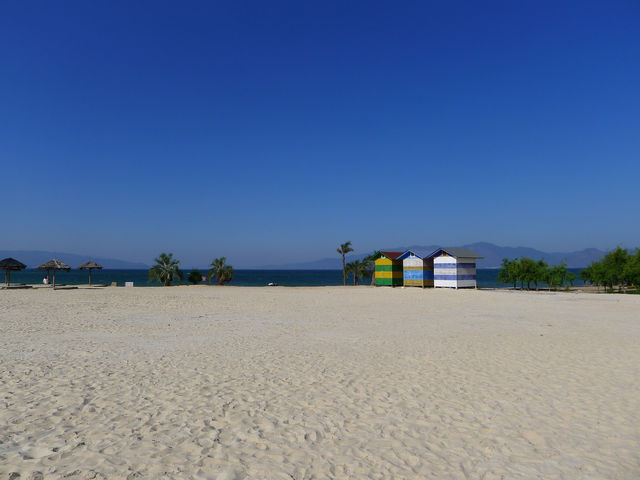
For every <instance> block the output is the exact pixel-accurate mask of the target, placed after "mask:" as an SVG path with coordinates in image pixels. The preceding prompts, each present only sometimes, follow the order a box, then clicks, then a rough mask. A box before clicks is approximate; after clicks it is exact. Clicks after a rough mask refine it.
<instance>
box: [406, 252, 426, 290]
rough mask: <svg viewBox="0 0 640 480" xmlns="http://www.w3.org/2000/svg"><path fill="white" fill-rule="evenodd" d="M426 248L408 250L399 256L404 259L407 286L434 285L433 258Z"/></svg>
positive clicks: (423, 286)
mask: <svg viewBox="0 0 640 480" xmlns="http://www.w3.org/2000/svg"><path fill="white" fill-rule="evenodd" d="M430 253H431V252H430V251H426V250H407V251H406V252H404V253H403V254H402V255H400V256H399V257H398V260H402V272H403V274H402V277H403V285H404V286H405V287H422V288H425V287H433V258H432V257H431V256H430V255H429V254H430Z"/></svg>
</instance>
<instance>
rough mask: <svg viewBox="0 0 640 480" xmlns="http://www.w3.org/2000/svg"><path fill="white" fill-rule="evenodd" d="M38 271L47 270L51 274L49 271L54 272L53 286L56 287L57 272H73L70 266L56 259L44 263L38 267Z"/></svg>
mask: <svg viewBox="0 0 640 480" xmlns="http://www.w3.org/2000/svg"><path fill="white" fill-rule="evenodd" d="M38 270H46V271H47V272H49V270H53V286H54V287H55V286H56V270H65V271H67V272H68V271H69V270H71V267H70V266H69V265H67V264H66V263H64V262H61V261H60V260H56V259H55V258H54V259H53V260H49V261H48V262H45V263H43V264H42V265H40V266H39V267H38Z"/></svg>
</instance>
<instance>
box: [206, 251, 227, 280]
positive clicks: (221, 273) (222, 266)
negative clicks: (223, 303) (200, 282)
mask: <svg viewBox="0 0 640 480" xmlns="http://www.w3.org/2000/svg"><path fill="white" fill-rule="evenodd" d="M226 262H227V258H226V257H220V258H216V259H215V260H214V261H213V262H211V268H210V269H209V271H208V272H207V279H209V281H211V279H212V278H214V277H215V279H216V282H218V283H219V284H220V285H224V284H226V283H229V282H230V281H231V278H233V267H232V266H231V265H227V264H226Z"/></svg>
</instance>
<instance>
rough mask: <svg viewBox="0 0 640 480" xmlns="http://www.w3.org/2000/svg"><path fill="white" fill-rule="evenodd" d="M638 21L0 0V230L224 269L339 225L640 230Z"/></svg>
mask: <svg viewBox="0 0 640 480" xmlns="http://www.w3.org/2000/svg"><path fill="white" fill-rule="evenodd" d="M639 19H640V4H639V3H638V2H636V1H619V2H584V1H581V2H511V1H503V2H415V3H414V2H403V3H398V2H380V3H378V2H294V1H291V2H277V1H276V2H202V3H200V2H195V3H194V2H147V3H145V2H5V3H4V4H3V6H2V13H1V15H0V105H1V106H0V112H1V113H0V165H1V166H2V169H1V170H2V172H1V173H2V177H4V178H5V179H9V181H4V182H3V188H2V190H3V195H4V198H5V199H6V200H5V202H4V206H3V207H2V208H1V209H0V222H1V224H2V225H3V227H2V243H1V244H0V248H2V249H42V250H60V251H68V252H73V253H83V254H93V255H100V256H111V257H117V258H122V259H127V260H134V261H142V262H146V263H150V262H151V260H152V259H153V257H155V256H156V255H157V254H158V253H160V252H162V251H171V252H174V254H176V255H177V256H178V257H179V258H180V259H182V263H183V265H185V266H192V265H205V264H207V263H209V262H210V261H211V259H213V258H214V257H217V256H222V255H226V256H227V258H228V259H229V260H230V261H231V263H232V264H234V265H236V266H238V267H242V266H255V265H261V264H273V263H280V262H289V261H301V260H312V259H317V258H323V257H328V256H332V255H333V254H334V253H335V248H336V246H337V244H338V243H340V242H344V241H346V240H351V241H353V243H354V246H355V247H356V249H357V251H358V252H366V251H370V250H373V249H375V248H381V247H393V246H400V245H409V244H444V245H458V244H464V243H469V242H474V241H489V242H493V243H497V244H500V245H510V246H518V245H524V246H531V247H536V248H540V249H542V250H554V251H562V250H573V249H579V248H584V247H592V246H593V247H599V248H603V249H606V248H611V247H614V246H615V245H617V244H622V245H624V246H627V247H634V246H638V245H640V221H639V220H640V213H639V212H640V210H639V209H638V205H637V204H638V198H640V195H639V194H638V178H639V176H640V153H639V152H640V133H639V132H640V87H639V79H640V33H638V28H637V25H638V20H639ZM7 225H10V226H11V227H9V228H7V227H6V226H7Z"/></svg>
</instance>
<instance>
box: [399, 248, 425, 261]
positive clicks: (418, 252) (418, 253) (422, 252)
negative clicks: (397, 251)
mask: <svg viewBox="0 0 640 480" xmlns="http://www.w3.org/2000/svg"><path fill="white" fill-rule="evenodd" d="M412 253H413V254H414V255H415V256H416V257H418V258H422V259H425V258H429V257H430V256H431V254H432V253H433V252H432V251H431V250H407V251H406V252H404V253H403V254H402V255H400V256H399V257H398V260H404V259H405V258H407V257H408V256H409V255H411V254H412Z"/></svg>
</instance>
